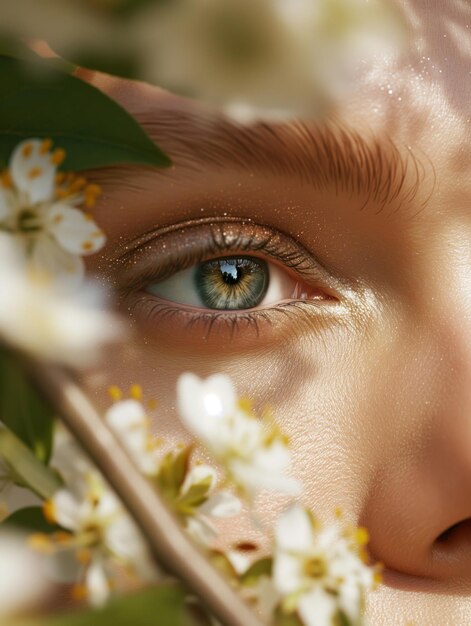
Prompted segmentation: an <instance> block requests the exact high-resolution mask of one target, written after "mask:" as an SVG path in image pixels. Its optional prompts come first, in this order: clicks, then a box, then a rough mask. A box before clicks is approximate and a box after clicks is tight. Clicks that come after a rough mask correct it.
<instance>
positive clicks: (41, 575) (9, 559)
mask: <svg viewBox="0 0 471 626" xmlns="http://www.w3.org/2000/svg"><path fill="white" fill-rule="evenodd" d="M0 555H1V558H0V618H3V617H5V618H6V617H12V616H14V615H17V614H20V613H23V612H25V611H27V610H28V609H30V610H31V608H33V607H38V606H39V604H40V602H41V599H42V598H44V597H45V596H47V594H48V592H49V590H50V587H51V585H50V583H49V582H48V581H47V577H46V576H45V564H44V560H43V558H41V556H40V555H38V554H36V553H34V552H32V551H31V550H30V549H29V548H28V547H27V544H26V541H25V538H24V537H23V536H22V535H21V534H17V533H14V532H12V531H7V530H2V532H1V533H0ZM0 621H1V622H2V623H3V620H1V619H0Z"/></svg>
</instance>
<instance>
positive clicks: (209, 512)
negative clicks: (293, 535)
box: [105, 385, 241, 545]
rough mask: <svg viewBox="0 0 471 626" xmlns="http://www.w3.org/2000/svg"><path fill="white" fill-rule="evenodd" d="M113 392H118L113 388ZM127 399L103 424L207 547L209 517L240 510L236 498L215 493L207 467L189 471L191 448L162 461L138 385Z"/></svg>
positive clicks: (110, 411)
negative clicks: (105, 424) (109, 428)
mask: <svg viewBox="0 0 471 626" xmlns="http://www.w3.org/2000/svg"><path fill="white" fill-rule="evenodd" d="M113 390H114V391H115V392H116V391H118V392H119V395H121V394H120V391H119V390H118V389H117V388H113ZM131 394H132V395H133V396H134V397H132V398H129V399H125V400H119V401H117V402H115V403H114V404H113V405H112V406H111V407H110V408H109V409H108V411H107V412H106V417H105V419H106V421H107V422H108V424H109V426H110V427H111V428H112V429H113V430H114V432H115V433H116V435H117V436H118V437H119V440H120V441H121V443H122V445H123V446H124V447H125V448H126V450H127V451H128V453H129V454H130V456H131V458H132V459H133V460H134V462H135V463H136V465H137V467H138V468H139V469H140V471H141V472H142V473H143V474H145V475H146V476H149V477H150V478H152V479H154V482H155V483H156V484H157V485H158V486H159V487H160V489H161V491H162V493H163V495H164V496H165V497H166V498H167V500H168V501H169V503H170V505H171V506H172V507H173V508H174V510H175V511H176V512H177V513H178V514H179V515H180V516H181V517H182V519H183V522H184V524H185V527H186V529H187V530H188V532H189V533H190V534H191V535H192V537H193V538H194V539H196V540H197V541H199V542H200V543H203V544H205V545H210V544H211V542H212V541H213V540H214V538H215V537H216V535H217V530H216V528H215V527H214V525H213V524H212V523H211V518H220V517H230V516H233V515H237V514H238V513H240V510H241V503H240V500H239V499H238V498H236V497H235V496H233V495H232V494H231V493H229V492H228V491H218V492H215V488H216V483H217V477H216V472H215V470H214V469H213V468H212V467H210V466H209V465H203V464H198V465H195V466H194V467H192V468H191V469H190V468H189V456H190V452H191V448H183V449H181V448H177V449H176V450H173V451H171V452H169V453H167V454H166V455H165V456H164V457H163V458H162V455H161V454H159V451H158V448H159V446H158V443H157V442H156V440H155V438H154V437H153V436H152V434H151V432H150V428H149V418H148V416H147V413H146V410H145V409H144V406H143V405H142V403H141V402H140V401H139V400H138V399H137V398H140V396H141V390H140V387H139V386H138V385H133V387H132V388H131Z"/></svg>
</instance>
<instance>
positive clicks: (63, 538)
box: [52, 530, 72, 545]
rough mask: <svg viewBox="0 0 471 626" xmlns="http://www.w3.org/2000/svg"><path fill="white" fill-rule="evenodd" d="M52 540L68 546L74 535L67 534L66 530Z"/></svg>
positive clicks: (59, 532)
mask: <svg viewBox="0 0 471 626" xmlns="http://www.w3.org/2000/svg"><path fill="white" fill-rule="evenodd" d="M52 538H53V539H54V541H56V542H57V543H60V544H62V545H67V544H68V543H70V541H71V539H72V535H71V534H70V533H67V532H65V531H64V530H59V531H57V532H56V533H54V534H53V535H52Z"/></svg>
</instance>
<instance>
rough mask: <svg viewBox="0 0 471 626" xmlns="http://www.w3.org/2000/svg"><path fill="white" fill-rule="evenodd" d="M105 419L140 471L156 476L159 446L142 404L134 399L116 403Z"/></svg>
mask: <svg viewBox="0 0 471 626" xmlns="http://www.w3.org/2000/svg"><path fill="white" fill-rule="evenodd" d="M105 419H106V421H107V423H108V425H109V426H110V427H111V428H112V429H113V431H114V432H115V433H116V435H117V436H118V437H119V440H120V441H121V443H122V445H123V446H124V447H125V448H126V450H127V451H128V453H129V454H130V456H131V457H132V459H133V460H134V462H135V463H136V465H137V467H138V468H139V469H140V471H141V472H142V473H143V474H145V475H147V476H153V475H155V474H156V473H157V471H158V469H159V462H158V457H157V454H156V452H157V446H156V444H155V440H154V438H153V437H152V436H151V434H150V432H149V427H148V426H149V418H148V417H147V414H146V411H145V409H144V407H143V406H142V404H141V402H139V401H138V400H135V399H134V398H129V399H127V400H121V401H120V402H116V403H115V404H113V405H112V406H111V407H110V408H109V409H108V410H107V412H106V415H105Z"/></svg>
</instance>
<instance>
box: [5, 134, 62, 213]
mask: <svg viewBox="0 0 471 626" xmlns="http://www.w3.org/2000/svg"><path fill="white" fill-rule="evenodd" d="M43 145H44V142H43V141H42V140H41V139H27V140H26V141H22V142H21V143H20V144H18V146H17V147H16V148H15V150H14V151H13V154H12V156H11V158H10V164H9V165H10V174H11V177H12V179H13V183H14V185H15V186H16V188H17V189H18V191H20V192H22V193H24V194H26V197H27V200H28V202H30V203H31V204H38V203H40V202H46V201H48V200H52V198H53V195H54V182H55V181H54V179H55V175H56V166H55V165H54V163H53V162H52V155H51V153H50V152H49V151H47V152H44V150H43V149H42V147H43Z"/></svg>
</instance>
